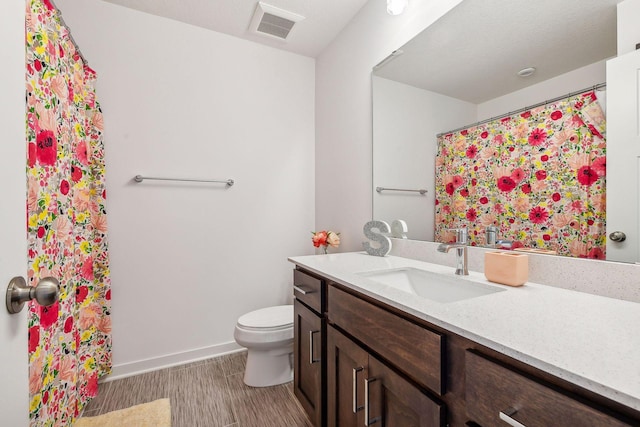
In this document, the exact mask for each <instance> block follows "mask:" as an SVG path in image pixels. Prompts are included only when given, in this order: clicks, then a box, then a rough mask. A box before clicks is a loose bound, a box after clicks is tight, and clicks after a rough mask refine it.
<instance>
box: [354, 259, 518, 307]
mask: <svg viewBox="0 0 640 427" xmlns="http://www.w3.org/2000/svg"><path fill="white" fill-rule="evenodd" d="M358 274H359V275H360V276H363V277H366V278H368V279H369V280H372V281H374V282H378V283H382V284H383V285H387V286H391V287H393V288H396V289H399V290H401V291H404V292H408V293H410V294H413V295H418V296H421V297H422V298H426V299H429V300H432V301H437V302H444V303H446V302H455V301H461V300H465V299H469V298H476V297H480V296H482V295H488V294H493V293H495V292H503V291H505V290H506V289H503V288H499V287H497V286H491V285H487V284H485V283H480V282H475V281H471V280H468V279H462V278H458V277H455V276H454V275H453V273H452V275H451V276H447V275H445V274H441V273H433V272H431V271H427V270H421V269H418V268H412V267H406V268H394V269H391V270H380V271H367V272H362V273H358Z"/></svg>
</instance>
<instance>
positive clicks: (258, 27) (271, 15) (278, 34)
mask: <svg viewBox="0 0 640 427" xmlns="http://www.w3.org/2000/svg"><path fill="white" fill-rule="evenodd" d="M303 19H304V16H301V15H298V14H296V13H293V12H289V11H287V10H284V9H280V8H278V7H275V6H271V5H269V4H265V3H262V2H258V6H257V7H256V11H255V13H254V14H253V19H251V25H249V30H250V31H253V32H256V33H258V34H260V35H263V36H267V37H271V38H273V39H278V40H286V39H287V37H288V36H289V33H290V32H291V30H292V29H293V26H294V25H295V24H296V22H298V21H302V20H303Z"/></svg>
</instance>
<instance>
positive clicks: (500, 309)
mask: <svg viewBox="0 0 640 427" xmlns="http://www.w3.org/2000/svg"><path fill="white" fill-rule="evenodd" d="M289 261H291V262H293V263H294V264H296V265H298V266H300V267H302V268H305V269H307V270H309V271H312V272H315V273H318V274H320V275H322V276H325V277H327V278H329V279H331V280H333V281H335V282H337V283H340V284H342V285H344V286H346V287H348V288H351V289H353V290H355V291H358V292H361V293H363V294H366V295H369V296H371V297H373V298H376V299H378V300H379V301H382V302H384V303H387V304H389V305H391V306H393V307H396V308H398V309H400V310H402V311H404V312H406V313H409V314H411V315H414V316H416V317H419V318H421V319H424V320H426V321H428V322H430V323H432V324H434V325H437V326H440V327H442V328H444V329H447V330H449V331H451V332H453V333H456V334H458V335H461V336H463V337H465V338H468V339H470V340H473V341H475V342H477V343H479V344H482V345H484V346H487V347H489V348H491V349H494V350H496V351H499V352H501V353H504V354H506V355H508V356H511V357H513V358H514V359H517V360H520V361H522V362H525V363H528V364H529V365H532V366H534V367H536V368H539V369H541V370H543V371H546V372H548V373H550V374H553V375H555V376H557V377H559V378H562V379H565V380H567V381H569V382H571V383H574V384H577V385H579V386H581V387H584V388H585V389H587V390H591V391H593V392H595V393H598V394H601V395H603V396H605V397H608V398H610V399H611V400H614V401H616V402H619V403H622V404H624V405H626V406H628V407H630V408H633V409H636V410H640V304H638V303H634V302H629V301H623V300H617V299H613V298H607V297H602V296H597V295H591V294H586V293H582V292H577V291H571V290H566V289H560V288H556V287H552V286H545V285H540V284H536V283H529V282H527V283H525V284H524V285H523V286H521V287H516V288H514V287H510V286H503V285H498V284H495V283H492V282H489V281H487V280H486V279H485V277H484V274H482V273H478V272H469V277H470V278H473V280H474V281H481V282H483V283H486V284H490V285H493V286H498V287H501V288H505V289H506V290H507V292H496V293H493V294H489V295H483V296H480V297H475V298H470V299H466V300H462V301H456V302H449V303H438V302H435V301H430V300H427V299H424V298H421V297H419V296H415V295H411V294H409V293H407V292H403V291H401V290H398V289H395V288H392V287H390V286H386V285H383V284H380V283H377V282H375V281H372V280H371V279H368V278H367V277H364V276H361V275H358V274H356V273H360V272H365V271H374V270H386V269H389V268H402V267H414V268H421V269H425V270H430V271H433V272H437V273H443V274H447V275H451V276H454V274H453V271H454V269H453V267H449V266H443V265H438V264H431V263H427V262H422V261H416V260H412V259H408V258H401V257H396V256H386V257H375V256H370V255H367V254H366V253H364V252H353V253H342V254H329V255H310V256H299V257H291V258H289ZM457 277H460V278H461V279H462V280H464V278H462V277H461V276H457Z"/></svg>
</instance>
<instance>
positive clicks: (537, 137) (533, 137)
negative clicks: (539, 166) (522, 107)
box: [529, 128, 547, 147]
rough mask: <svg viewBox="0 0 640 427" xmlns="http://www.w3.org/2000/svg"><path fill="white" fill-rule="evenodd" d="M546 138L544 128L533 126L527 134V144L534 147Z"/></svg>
mask: <svg viewBox="0 0 640 427" xmlns="http://www.w3.org/2000/svg"><path fill="white" fill-rule="evenodd" d="M546 139H547V132H546V131H545V130H544V129H540V128H535V129H534V130H533V132H531V134H530V135H529V144H531V145H533V146H534V147H536V146H538V145H541V144H542V143H543V142H544V141H545V140H546Z"/></svg>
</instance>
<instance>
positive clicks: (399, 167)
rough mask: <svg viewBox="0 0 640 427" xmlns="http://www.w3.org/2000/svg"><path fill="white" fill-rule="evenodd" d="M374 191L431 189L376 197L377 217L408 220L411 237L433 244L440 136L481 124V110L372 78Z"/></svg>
mask: <svg viewBox="0 0 640 427" xmlns="http://www.w3.org/2000/svg"><path fill="white" fill-rule="evenodd" d="M372 79H373V97H374V98H373V100H374V102H373V141H374V142H373V187H374V188H375V187H379V186H380V187H390V188H408V189H420V188H424V189H427V190H428V193H427V194H425V195H420V194H419V193H405V192H390V191H389V192H382V193H377V192H374V193H373V207H374V209H373V217H374V218H375V219H378V220H383V221H387V222H389V223H391V222H392V221H393V220H395V219H403V220H405V221H406V222H407V224H408V229H409V232H408V233H407V237H408V238H409V239H417V240H433V238H434V236H433V233H434V227H435V223H434V206H435V193H434V191H435V173H434V171H435V158H436V151H437V138H436V135H437V134H438V133H440V132H443V131H446V130H448V129H455V128H457V127H460V126H464V125H466V124H468V123H472V122H474V121H476V115H477V106H476V105H475V104H472V103H469V102H465V101H461V100H459V99H456V98H451V97H449V96H444V95H440V94H438V93H435V92H430V91H428V90H424V89H420V88H416V87H413V86H409V85H406V84H403V83H398V82H396V81H393V80H388V79H383V78H381V77H376V76H373V77H372Z"/></svg>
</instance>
